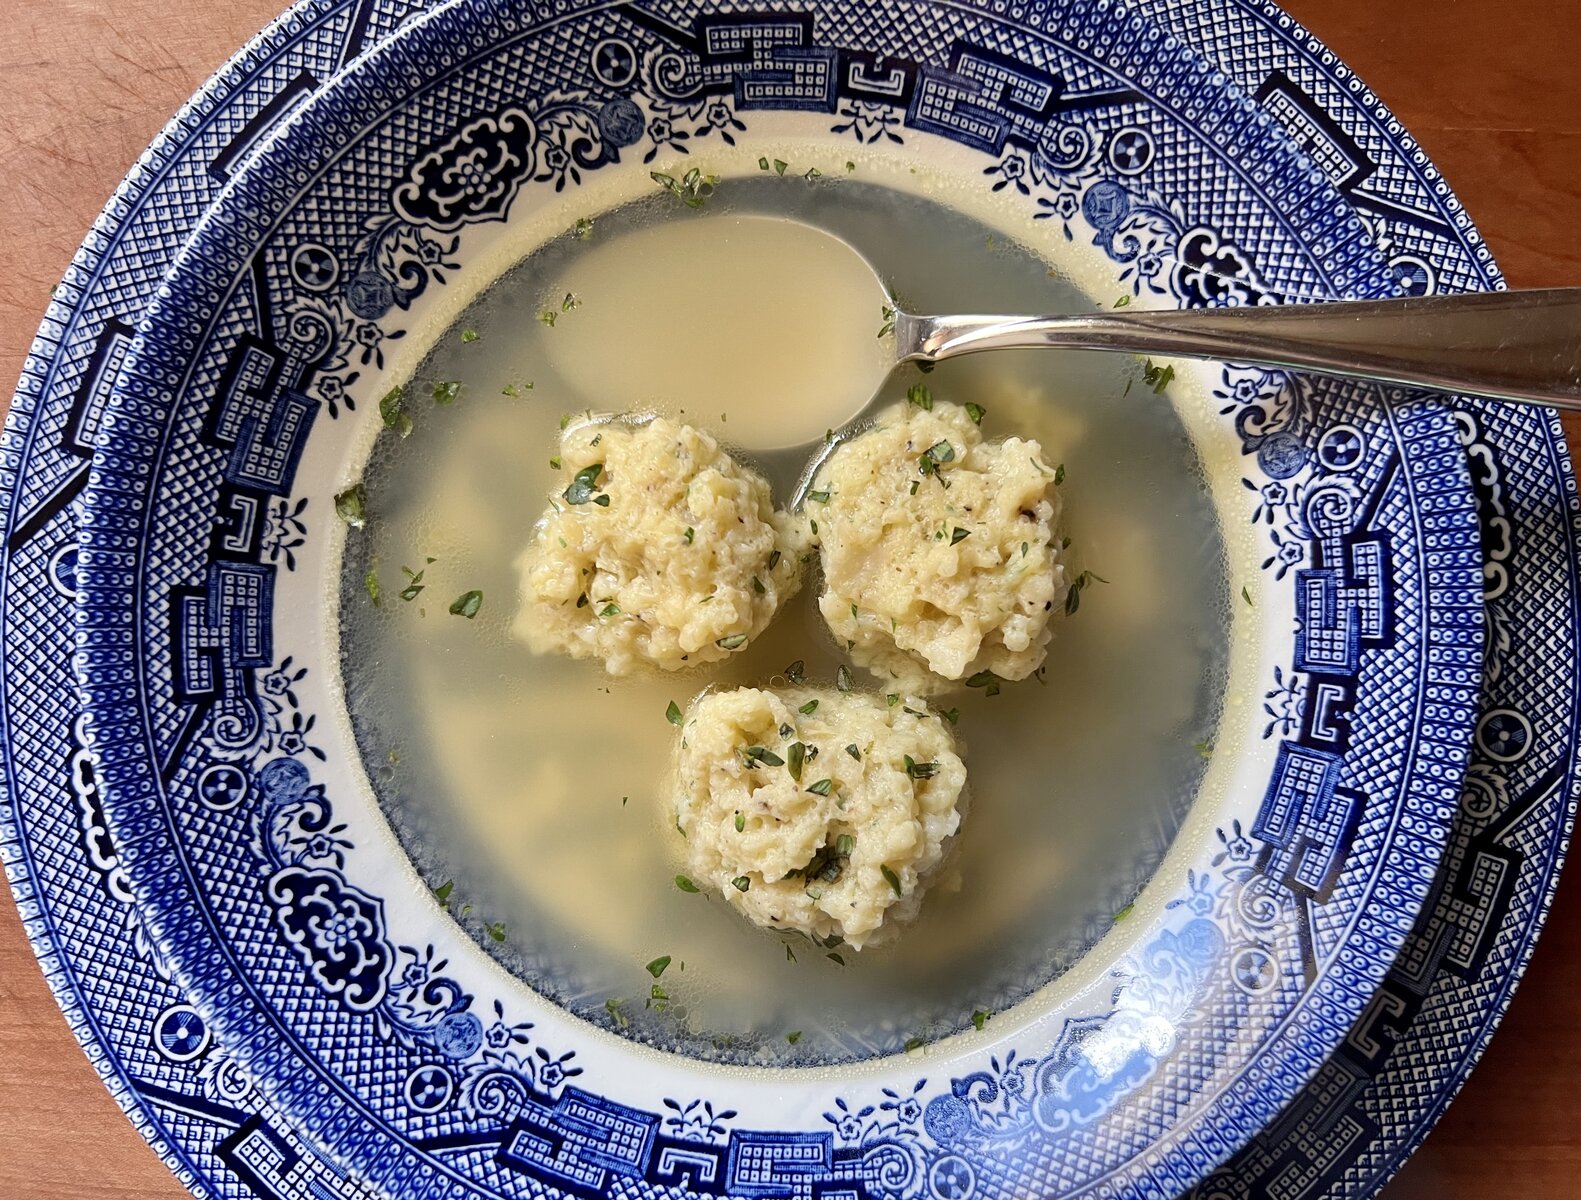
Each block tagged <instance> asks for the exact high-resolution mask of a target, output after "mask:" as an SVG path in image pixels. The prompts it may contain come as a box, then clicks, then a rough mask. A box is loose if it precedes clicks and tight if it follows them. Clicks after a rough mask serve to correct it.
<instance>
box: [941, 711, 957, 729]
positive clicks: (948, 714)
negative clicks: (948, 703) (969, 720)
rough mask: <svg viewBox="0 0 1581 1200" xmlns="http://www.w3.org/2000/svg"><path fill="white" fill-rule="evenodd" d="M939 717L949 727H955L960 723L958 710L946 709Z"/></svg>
mask: <svg viewBox="0 0 1581 1200" xmlns="http://www.w3.org/2000/svg"><path fill="white" fill-rule="evenodd" d="M939 716H940V717H942V718H943V719H944V720H946V721H948V722H949V723H950V724H951V725H955V724H958V723H959V722H960V719H961V710H960V709H958V708H947V709H945V710H944V711H943V712H941V713H940V714H939Z"/></svg>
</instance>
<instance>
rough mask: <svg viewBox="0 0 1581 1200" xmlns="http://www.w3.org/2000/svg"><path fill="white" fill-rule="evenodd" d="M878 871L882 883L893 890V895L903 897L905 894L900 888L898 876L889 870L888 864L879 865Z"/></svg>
mask: <svg viewBox="0 0 1581 1200" xmlns="http://www.w3.org/2000/svg"><path fill="white" fill-rule="evenodd" d="M878 869H879V870H880V871H881V872H883V875H884V882H886V883H888V884H889V886H890V887H891V888H892V889H893V890H894V893H895V895H897V896H904V895H905V894H906V893H905V892H903V891H902V890H901V888H900V876H898V875H896V874H895V872H893V871H891V870H890V869H889V864H888V863H881V864H879V868H878Z"/></svg>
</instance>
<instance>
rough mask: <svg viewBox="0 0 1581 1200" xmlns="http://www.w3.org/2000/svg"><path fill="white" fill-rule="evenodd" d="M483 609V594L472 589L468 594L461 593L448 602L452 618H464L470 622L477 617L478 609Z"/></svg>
mask: <svg viewBox="0 0 1581 1200" xmlns="http://www.w3.org/2000/svg"><path fill="white" fill-rule="evenodd" d="M482 607H483V593H482V592H480V591H478V589H477V588H473V589H472V590H471V591H470V592H462V593H461V595H459V596H457V597H456V598H455V599H454V600H452V601H451V602H450V612H451V615H452V616H457V617H465V618H466V619H467V620H469V621H470V620H472V618H473V617H475V616H477V615H478V609H480V608H482Z"/></svg>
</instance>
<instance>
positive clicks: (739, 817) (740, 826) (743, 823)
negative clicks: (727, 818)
mask: <svg viewBox="0 0 1581 1200" xmlns="http://www.w3.org/2000/svg"><path fill="white" fill-rule="evenodd" d="M746 829H747V819H746V817H745V816H744V815H743V814H741V813H739V812H738V813H736V832H737V833H745V832H746Z"/></svg>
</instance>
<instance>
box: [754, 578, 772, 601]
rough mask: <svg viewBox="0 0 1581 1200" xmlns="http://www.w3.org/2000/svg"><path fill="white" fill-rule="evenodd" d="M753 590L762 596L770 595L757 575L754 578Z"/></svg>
mask: <svg viewBox="0 0 1581 1200" xmlns="http://www.w3.org/2000/svg"><path fill="white" fill-rule="evenodd" d="M752 590H753V591H754V592H756V593H757V594H758V595H760V596H764V595H767V594H768V588H766V587H764V586H763V581H762V580H761V579H759V578H758V577H757V576H756V575H754V576H753V577H752Z"/></svg>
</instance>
